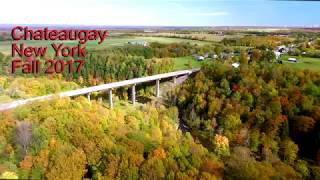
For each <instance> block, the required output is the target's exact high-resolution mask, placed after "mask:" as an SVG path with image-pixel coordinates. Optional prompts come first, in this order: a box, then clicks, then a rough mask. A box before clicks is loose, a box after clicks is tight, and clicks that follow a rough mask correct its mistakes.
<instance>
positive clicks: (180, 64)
mask: <svg viewBox="0 0 320 180" xmlns="http://www.w3.org/2000/svg"><path fill="white" fill-rule="evenodd" d="M205 61H207V60H204V61H202V62H200V61H197V60H196V59H195V58H194V57H192V56H186V57H178V58H174V70H184V69H191V68H200V67H201V64H202V63H203V62H205Z"/></svg>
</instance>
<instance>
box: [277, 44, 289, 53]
mask: <svg viewBox="0 0 320 180" xmlns="http://www.w3.org/2000/svg"><path fill="white" fill-rule="evenodd" d="M277 51H278V52H280V53H282V54H283V53H287V52H288V51H289V49H288V48H287V47H286V46H285V45H281V46H278V48H277Z"/></svg>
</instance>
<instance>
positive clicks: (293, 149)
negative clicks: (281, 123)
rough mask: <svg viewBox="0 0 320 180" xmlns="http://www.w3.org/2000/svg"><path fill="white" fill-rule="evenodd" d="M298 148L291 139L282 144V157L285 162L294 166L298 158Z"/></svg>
mask: <svg viewBox="0 0 320 180" xmlns="http://www.w3.org/2000/svg"><path fill="white" fill-rule="evenodd" d="M298 150H299V148H298V146H297V145H296V144H295V143H294V142H293V141H292V140H290V139H286V140H284V141H282V142H281V147H280V155H281V157H282V159H283V160H284V162H286V163H288V164H293V163H294V161H295V160H296V158H297V153H298Z"/></svg>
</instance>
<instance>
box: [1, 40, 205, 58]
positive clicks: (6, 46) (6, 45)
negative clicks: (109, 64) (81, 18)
mask: <svg viewBox="0 0 320 180" xmlns="http://www.w3.org/2000/svg"><path fill="white" fill-rule="evenodd" d="M128 41H146V42H149V43H150V42H159V43H164V44H169V43H180V42H189V43H191V44H198V45H204V44H208V42H204V41H197V40H189V39H180V38H166V37H119V36H117V37H107V38H106V39H105V40H104V42H103V44H98V42H97V41H88V42H87V43H86V48H87V49H105V48H108V47H113V46H123V45H125V44H127V43H128ZM22 42H24V44H25V47H26V46H36V47H40V46H47V47H48V50H49V52H51V53H53V48H52V47H51V43H56V44H58V43H60V42H59V41H18V45H19V44H20V43H22ZM61 42H62V41H61ZM63 43H64V44H66V45H68V46H76V45H77V44H78V42H77V41H63ZM11 44H12V42H11V41H0V52H3V53H5V54H10V53H11Z"/></svg>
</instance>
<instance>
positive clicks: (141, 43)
mask: <svg viewBox="0 0 320 180" xmlns="http://www.w3.org/2000/svg"><path fill="white" fill-rule="evenodd" d="M128 44H130V45H142V46H148V42H145V41H129V42H128Z"/></svg>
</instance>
